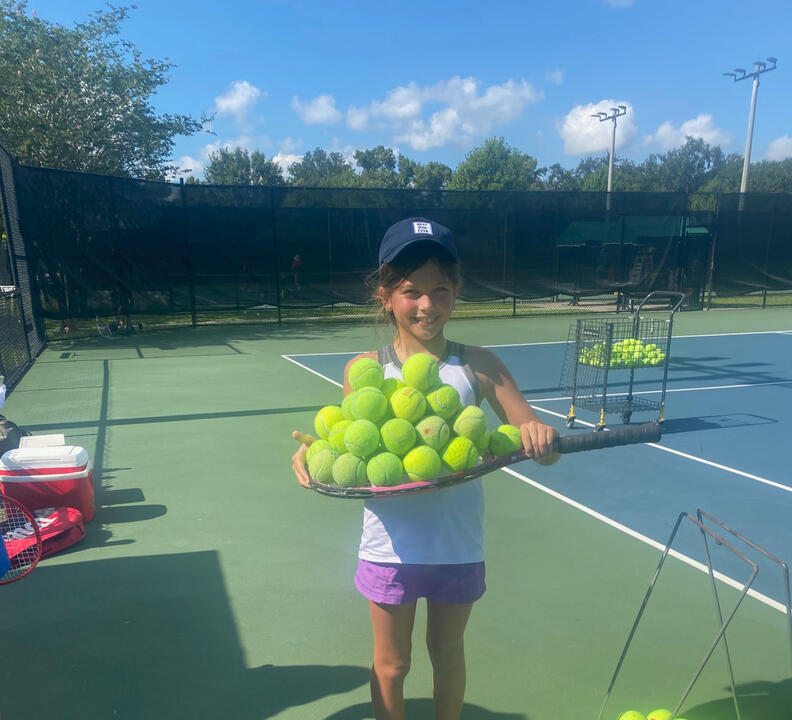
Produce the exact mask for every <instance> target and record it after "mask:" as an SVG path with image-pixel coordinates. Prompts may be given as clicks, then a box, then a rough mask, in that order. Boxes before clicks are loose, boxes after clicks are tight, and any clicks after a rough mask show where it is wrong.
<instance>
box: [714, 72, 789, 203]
mask: <svg viewBox="0 0 792 720" xmlns="http://www.w3.org/2000/svg"><path fill="white" fill-rule="evenodd" d="M766 60H767V62H765V61H764V60H756V61H754V64H753V72H746V71H745V70H744V69H743V68H734V71H733V72H725V73H723V74H724V75H727V76H731V77H732V79H733V80H734V82H739V81H740V80H745V79H746V78H753V90H752V91H751V109H750V111H749V113H748V136H747V138H746V140H745V156H744V157H743V169H742V178H741V179H740V210H742V209H743V202H744V198H745V193H746V192H747V191H748V168H749V167H750V164H751V144H752V143H753V128H754V118H755V117H756V94H757V92H758V91H759V76H760V75H761V74H762V73H766V72H770V71H771V70H775V69H776V63H777V62H778V60H777V59H776V58H774V57H769V58H767V59H766ZM768 62H769V63H772V65H771V66H770V67H768V66H767V63H768ZM736 73H740V74H739V75H737V74H736Z"/></svg>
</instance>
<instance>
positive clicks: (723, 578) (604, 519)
mask: <svg viewBox="0 0 792 720" xmlns="http://www.w3.org/2000/svg"><path fill="white" fill-rule="evenodd" d="M647 444H649V445H652V443H647ZM501 470H503V471H504V472H507V473H509V475H513V476H514V477H516V478H518V479H519V480H522V481H523V482H524V483H526V484H527V485H531V486H532V487H535V488H536V489H537V490H541V491H542V492H544V493H547V494H548V495H550V496H551V497H554V498H556V499H557V500H561V502H564V503H566V504H567V505H571V506H572V507H573V508H575V509H576V510H580V511H581V512H584V513H586V515H590V516H591V517H593V518H596V519H597V520H600V521H601V522H604V523H605V524H606V525H610V526H611V527H613V528H616V529H617V530H621V532H623V533H625V534H626V535H629V536H630V537H632V538H635V539H636V540H640V541H641V542H643V543H646V544H647V545H650V546H651V547H653V548H656V549H657V550H661V551H662V550H664V549H665V545H663V544H662V543H659V542H657V541H656V540H652V538H650V537H647V536H646V535H642V534H641V533H639V532H636V531H635V530H633V529H632V528H629V527H627V526H626V525H622V524H621V523H619V522H616V521H615V520H613V519H611V518H609V517H608V516H607V515H602V514H601V513H598V512H597V511H596V510H592V509H591V508H590V507H587V506H586V505H582V504H581V503H579V502H577V501H575V500H572V498H568V497H567V496H566V495H562V494H561V493H559V492H557V491H556V490H551V489H550V488H548V487H546V486H545V485H542V484H540V483H538V482H536V481H535V480H531V479H530V478H528V477H526V476H525V475H521V474H520V473H518V472H517V471H516V470H512V469H511V468H508V467H505V468H501ZM668 554H669V555H673V556H674V557H675V558H676V559H677V560H681V561H682V562H684V563H685V564H687V565H690V566H691V567H693V568H696V569H697V570H701V572H704V573H707V574H709V570H708V569H707V566H706V565H704V564H703V563H700V562H699V561H698V560H694V559H693V558H691V557H688V556H687V555H685V554H684V553H681V552H679V551H678V550H673V549H672V550H669V552H668ZM714 575H715V577H716V578H718V580H720V581H721V582H724V583H726V584H727V585H730V586H731V587H733V588H737V589H738V590H742V589H743V587H744V585H743V584H742V583H741V582H739V581H738V580H735V579H733V578H730V577H729V576H728V575H724V574H723V573H720V572H718V571H717V570H715V571H714ZM748 594H749V595H750V596H751V597H753V598H755V599H756V600H759V602H762V603H764V604H765V605H767V606H769V607H771V608H774V609H775V610H778V611H779V612H782V613H784V614H786V611H787V609H786V606H785V605H783V604H781V603H779V602H777V601H775V600H773V599H772V598H770V597H768V596H767V595H763V594H762V593H760V592H758V591H756V590H753V589H751V590H748Z"/></svg>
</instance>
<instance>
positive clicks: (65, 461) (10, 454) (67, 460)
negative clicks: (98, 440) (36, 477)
mask: <svg viewBox="0 0 792 720" xmlns="http://www.w3.org/2000/svg"><path fill="white" fill-rule="evenodd" d="M89 463H90V458H89V457H88V451H87V450H86V449H85V448H82V447H80V446H79V445H56V446H49V447H46V446H45V447H19V448H14V449H13V450H8V451H7V452H5V453H4V454H3V456H2V457H1V458H0V478H2V475H3V471H9V470H10V471H14V470H17V471H19V470H31V469H36V470H39V469H47V468H74V469H75V470H77V469H79V468H83V467H85V466H87V465H88V464H89Z"/></svg>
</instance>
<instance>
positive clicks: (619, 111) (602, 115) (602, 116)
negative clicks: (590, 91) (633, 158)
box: [590, 105, 627, 210]
mask: <svg viewBox="0 0 792 720" xmlns="http://www.w3.org/2000/svg"><path fill="white" fill-rule="evenodd" d="M626 114H627V106H626V105H619V106H618V107H615V108H611V112H610V115H609V114H608V113H606V112H603V111H600V112H598V113H596V114H595V115H591V116H590V117H593V118H596V119H597V120H599V121H600V122H605V121H606V120H612V121H613V127H612V128H611V143H610V155H609V157H608V195H607V199H606V205H605V208H606V210H610V204H611V202H610V201H611V191H612V190H613V156H614V154H615V152H616V118H618V117H621V116H622V115H626Z"/></svg>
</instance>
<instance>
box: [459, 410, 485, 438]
mask: <svg viewBox="0 0 792 720" xmlns="http://www.w3.org/2000/svg"><path fill="white" fill-rule="evenodd" d="M453 427H454V432H455V433H456V434H457V435H461V436H462V437H466V438H468V440H472V441H473V442H476V441H477V440H480V439H481V437H482V436H483V435H484V433H486V432H487V416H486V415H485V414H484V411H483V410H482V409H481V408H480V407H477V406H476V405H468V406H467V407H464V408H462V411H461V412H460V413H459V415H457V416H456V419H455V420H454V426H453Z"/></svg>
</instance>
